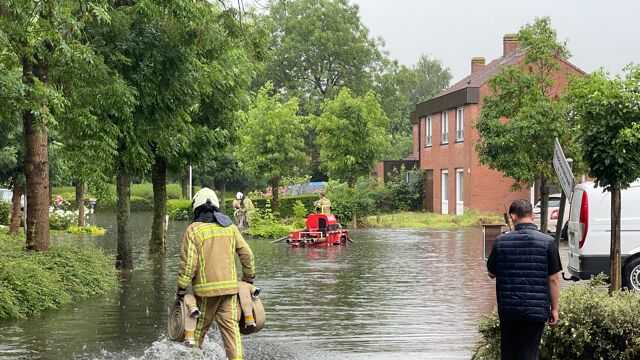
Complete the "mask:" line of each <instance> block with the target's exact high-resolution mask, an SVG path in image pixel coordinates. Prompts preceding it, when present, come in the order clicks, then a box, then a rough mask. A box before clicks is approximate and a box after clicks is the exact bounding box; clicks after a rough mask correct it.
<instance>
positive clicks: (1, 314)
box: [0, 230, 118, 319]
mask: <svg viewBox="0 0 640 360" xmlns="http://www.w3.org/2000/svg"><path fill="white" fill-rule="evenodd" d="M24 241H25V240H24V235H22V236H8V235H7V234H6V230H0V319H6V318H24V317H27V316H29V315H32V314H34V313H38V312H42V311H45V310H49V309H55V308H58V307H60V306H61V305H63V304H66V303H69V302H72V301H76V300H80V299H85V298H88V297H90V296H94V295H99V294H104V293H106V292H108V291H111V290H113V289H115V288H116V287H117V285H118V273H117V271H116V269H115V268H114V267H113V255H109V254H106V253H104V252H103V251H102V250H100V249H98V248H95V247H92V246H85V245H79V244H78V243H76V242H74V243H69V244H62V245H51V249H50V251H49V253H46V254H45V253H38V252H27V251H24Z"/></svg>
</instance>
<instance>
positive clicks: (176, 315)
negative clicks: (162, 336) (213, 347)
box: [167, 282, 266, 342]
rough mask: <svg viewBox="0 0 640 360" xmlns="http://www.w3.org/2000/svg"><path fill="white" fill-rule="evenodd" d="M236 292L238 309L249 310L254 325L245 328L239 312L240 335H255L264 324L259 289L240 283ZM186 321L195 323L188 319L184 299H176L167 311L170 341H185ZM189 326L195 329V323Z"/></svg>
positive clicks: (263, 312) (242, 314)
mask: <svg viewBox="0 0 640 360" xmlns="http://www.w3.org/2000/svg"><path fill="white" fill-rule="evenodd" d="M238 290H239V293H238V296H237V297H236V299H237V300H236V301H238V302H239V305H240V309H241V310H242V309H249V308H251V311H252V313H253V318H254V321H255V324H256V326H255V327H250V328H246V327H245V316H244V311H241V312H240V314H238V315H239V319H238V324H239V327H240V333H242V334H243V335H250V334H255V333H257V332H259V331H260V330H262V329H263V328H264V325H265V322H266V318H265V311H264V306H263V305H262V301H260V299H259V298H258V294H259V293H260V289H259V288H257V287H255V286H253V285H251V284H248V283H245V282H240V283H239V284H238ZM187 296H189V297H193V295H191V294H188V295H186V296H185V298H186V297H187ZM193 301H194V302H195V299H193ZM204 315H205V314H201V316H204ZM187 321H195V319H191V318H189V310H188V308H187V305H186V304H185V301H184V299H176V301H174V303H173V306H172V307H171V309H170V310H169V321H168V322H167V330H168V332H169V339H170V340H171V341H177V342H182V341H184V340H185V325H186V324H187ZM191 326H193V327H195V322H194V323H191ZM192 330H193V329H192Z"/></svg>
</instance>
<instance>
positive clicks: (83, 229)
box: [67, 225, 107, 236]
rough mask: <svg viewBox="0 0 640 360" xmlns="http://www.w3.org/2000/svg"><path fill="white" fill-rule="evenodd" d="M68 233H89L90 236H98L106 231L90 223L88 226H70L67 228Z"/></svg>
mask: <svg viewBox="0 0 640 360" xmlns="http://www.w3.org/2000/svg"><path fill="white" fill-rule="evenodd" d="M67 231H68V232H69V233H70V234H74V235H91V236H100V235H105V234H106V233H107V229H105V228H101V227H99V226H95V225H90V226H76V225H73V226H70V227H69V229H68V230H67Z"/></svg>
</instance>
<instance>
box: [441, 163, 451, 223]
mask: <svg viewBox="0 0 640 360" xmlns="http://www.w3.org/2000/svg"><path fill="white" fill-rule="evenodd" d="M440 204H441V211H440V212H441V213H442V214H448V213H449V170H447V169H442V170H441V171H440Z"/></svg>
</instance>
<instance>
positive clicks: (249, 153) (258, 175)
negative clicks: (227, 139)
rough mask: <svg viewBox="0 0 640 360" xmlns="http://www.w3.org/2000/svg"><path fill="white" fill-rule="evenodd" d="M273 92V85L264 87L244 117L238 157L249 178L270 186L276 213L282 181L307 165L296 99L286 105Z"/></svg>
mask: <svg viewBox="0 0 640 360" xmlns="http://www.w3.org/2000/svg"><path fill="white" fill-rule="evenodd" d="M272 90H273V87H272V85H271V83H267V84H265V86H264V87H263V88H262V89H260V91H259V92H258V95H257V97H256V100H255V104H254V105H253V107H252V108H251V109H250V110H249V112H248V113H246V114H245V118H246V123H245V124H244V126H243V127H242V128H241V129H240V146H239V149H238V153H237V157H238V159H239V161H240V164H241V166H242V168H243V169H244V170H245V172H246V173H247V174H248V175H249V176H251V177H252V178H254V179H258V180H260V179H263V180H265V181H267V182H268V183H269V185H271V189H272V201H271V205H272V209H273V211H274V212H277V211H278V210H279V207H280V200H279V193H278V188H279V186H280V182H281V180H282V178H283V177H285V176H287V175H291V174H292V173H295V172H296V171H298V170H299V168H300V167H301V166H303V165H304V164H305V161H306V155H305V146H304V142H303V138H304V136H305V129H304V125H303V124H302V121H301V119H300V117H299V116H298V115H297V113H298V110H299V109H298V101H297V99H296V98H293V99H290V100H288V101H286V102H283V101H282V99H281V96H280V95H279V94H277V93H276V94H274V95H269V93H270V92H271V91H272Z"/></svg>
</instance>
